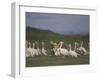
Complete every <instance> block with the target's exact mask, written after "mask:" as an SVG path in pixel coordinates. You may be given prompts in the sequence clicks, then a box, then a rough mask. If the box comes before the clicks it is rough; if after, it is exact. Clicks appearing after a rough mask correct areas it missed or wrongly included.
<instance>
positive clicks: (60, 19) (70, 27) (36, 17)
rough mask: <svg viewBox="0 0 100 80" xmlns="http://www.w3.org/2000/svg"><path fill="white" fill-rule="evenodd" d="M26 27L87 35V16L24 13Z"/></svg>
mask: <svg viewBox="0 0 100 80" xmlns="http://www.w3.org/2000/svg"><path fill="white" fill-rule="evenodd" d="M25 16H26V26H30V27H34V28H39V29H43V30H50V31H53V32H56V33H60V34H87V33H89V15H75V14H53V13H33V12H26V15H25Z"/></svg>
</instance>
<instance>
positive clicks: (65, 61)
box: [26, 27, 89, 67]
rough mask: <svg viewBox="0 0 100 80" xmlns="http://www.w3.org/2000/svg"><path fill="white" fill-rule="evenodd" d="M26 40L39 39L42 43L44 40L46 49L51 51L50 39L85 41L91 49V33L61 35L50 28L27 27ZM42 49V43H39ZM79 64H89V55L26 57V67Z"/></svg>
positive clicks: (72, 41)
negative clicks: (49, 29)
mask: <svg viewBox="0 0 100 80" xmlns="http://www.w3.org/2000/svg"><path fill="white" fill-rule="evenodd" d="M26 40H28V41H29V42H31V43H33V42H34V41H38V43H39V44H41V42H42V41H44V42H45V44H46V46H45V47H46V49H47V51H48V53H50V43H49V42H50V41H54V42H56V43H58V42H59V41H63V42H64V43H65V44H69V43H70V44H72V46H74V42H80V41H83V42H84V45H83V46H84V47H85V48H86V49H87V50H88V51H89V44H88V43H89V34H87V35H60V34H57V33H54V32H51V31H48V30H39V29H35V28H30V27H27V28H26ZM39 47H40V49H41V45H39ZM77 64H89V55H86V56H81V57H78V58H74V57H71V56H69V57H67V56H66V57H64V56H59V57H56V56H35V57H28V58H26V67H35V66H57V65H77Z"/></svg>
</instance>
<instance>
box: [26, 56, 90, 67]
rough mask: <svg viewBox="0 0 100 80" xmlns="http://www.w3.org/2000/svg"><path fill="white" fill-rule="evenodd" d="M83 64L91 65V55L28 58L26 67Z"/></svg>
mask: <svg viewBox="0 0 100 80" xmlns="http://www.w3.org/2000/svg"><path fill="white" fill-rule="evenodd" d="M81 64H89V55H84V56H80V57H78V58H75V57H71V56H65V57H64V56H57V57H56V56H35V57H27V58H26V67H37V66H58V65H81Z"/></svg>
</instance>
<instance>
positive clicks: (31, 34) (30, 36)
mask: <svg viewBox="0 0 100 80" xmlns="http://www.w3.org/2000/svg"><path fill="white" fill-rule="evenodd" d="M62 38H63V36H62V35H60V34H57V33H54V32H52V31H49V30H41V29H37V28H31V27H26V39H27V40H37V41H39V40H40V41H41V40H57V39H58V40H61V39H62Z"/></svg>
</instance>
